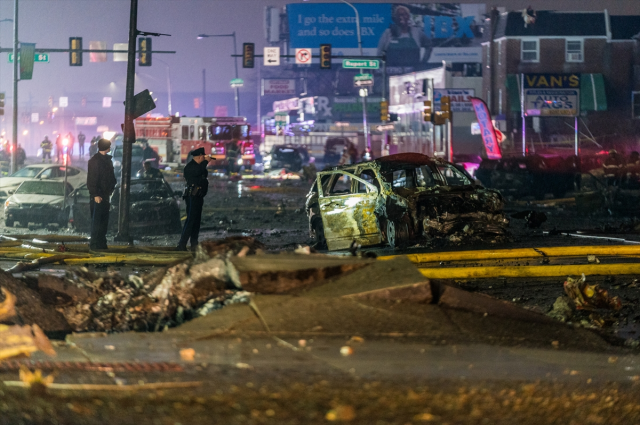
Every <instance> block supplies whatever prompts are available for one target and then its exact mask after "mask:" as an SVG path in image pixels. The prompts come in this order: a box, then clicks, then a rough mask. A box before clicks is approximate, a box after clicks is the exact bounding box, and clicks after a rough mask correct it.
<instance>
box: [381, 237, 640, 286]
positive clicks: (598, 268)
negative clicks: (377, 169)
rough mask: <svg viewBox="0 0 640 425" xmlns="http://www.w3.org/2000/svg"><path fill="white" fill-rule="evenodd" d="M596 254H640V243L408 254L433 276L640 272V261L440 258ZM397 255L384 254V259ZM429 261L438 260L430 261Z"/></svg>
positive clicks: (526, 257) (619, 273) (448, 277)
mask: <svg viewBox="0 0 640 425" xmlns="http://www.w3.org/2000/svg"><path fill="white" fill-rule="evenodd" d="M588 255H595V256H600V257H607V256H609V257H610V256H616V257H619V256H626V257H630V258H640V246H638V245H611V246H567V247H545V248H517V249H500V250H482V251H452V252H437V253H424V254H409V255H406V257H407V258H409V260H411V261H412V262H413V263H415V264H417V265H418V269H419V270H420V273H422V274H423V275H424V276H425V277H427V278H430V279H485V278H496V277H554V276H572V275H581V274H582V273H584V274H585V275H636V274H637V275H640V263H616V264H568V265H548V266H544V265H543V266H513V265H505V266H487V267H482V266H480V267H442V266H440V265H439V263H440V262H456V261H491V260H517V259H531V258H534V259H535V258H538V259H540V258H545V257H549V258H551V257H556V258H558V257H586V256H588ZM394 257H395V256H388V257H380V258H379V259H380V260H386V259H391V258H394ZM426 263H438V264H437V265H427V264H426Z"/></svg>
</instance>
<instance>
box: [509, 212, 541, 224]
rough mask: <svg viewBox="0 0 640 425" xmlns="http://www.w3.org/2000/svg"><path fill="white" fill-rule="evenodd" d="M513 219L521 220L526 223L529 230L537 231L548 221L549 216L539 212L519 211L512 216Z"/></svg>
mask: <svg viewBox="0 0 640 425" xmlns="http://www.w3.org/2000/svg"><path fill="white" fill-rule="evenodd" d="M511 218H516V219H521V220H524V221H525V225H526V226H527V227H528V228H529V229H537V228H539V227H540V226H542V223H544V222H545V221H547V215H546V214H545V213H543V212H539V211H531V210H528V211H519V212H517V213H513V214H511Z"/></svg>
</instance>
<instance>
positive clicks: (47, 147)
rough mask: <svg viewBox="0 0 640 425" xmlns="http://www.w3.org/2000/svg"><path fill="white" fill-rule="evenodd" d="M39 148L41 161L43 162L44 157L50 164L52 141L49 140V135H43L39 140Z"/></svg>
mask: <svg viewBox="0 0 640 425" xmlns="http://www.w3.org/2000/svg"><path fill="white" fill-rule="evenodd" d="M40 148H42V163H43V164H44V159H45V158H47V159H48V160H49V164H51V151H52V150H53V143H51V140H49V136H44V140H43V141H42V142H40Z"/></svg>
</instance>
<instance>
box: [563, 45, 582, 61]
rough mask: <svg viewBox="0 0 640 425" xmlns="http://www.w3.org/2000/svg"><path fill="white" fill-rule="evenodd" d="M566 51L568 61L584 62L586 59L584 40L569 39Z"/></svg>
mask: <svg viewBox="0 0 640 425" xmlns="http://www.w3.org/2000/svg"><path fill="white" fill-rule="evenodd" d="M566 52H567V53H566V58H565V60H566V61H567V62H582V61H583V60H584V59H583V58H584V51H583V43H582V40H567V42H566Z"/></svg>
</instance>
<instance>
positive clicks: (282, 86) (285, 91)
mask: <svg viewBox="0 0 640 425" xmlns="http://www.w3.org/2000/svg"><path fill="white" fill-rule="evenodd" d="M262 94H263V95H268V94H281V95H295V94H296V80H295V79H293V78H287V79H282V80H276V79H264V80H262Z"/></svg>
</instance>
